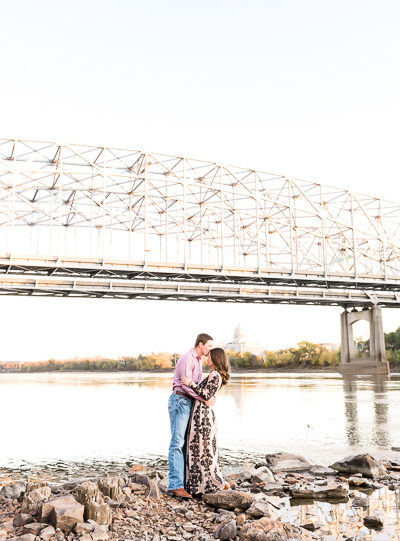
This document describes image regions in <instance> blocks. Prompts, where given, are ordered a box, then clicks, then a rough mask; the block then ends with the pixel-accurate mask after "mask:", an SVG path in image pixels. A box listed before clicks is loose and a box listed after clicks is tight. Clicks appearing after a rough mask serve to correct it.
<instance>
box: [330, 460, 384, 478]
mask: <svg viewBox="0 0 400 541" xmlns="http://www.w3.org/2000/svg"><path fill="white" fill-rule="evenodd" d="M330 467H331V468H333V469H334V470H337V471H339V472H343V473H361V474H362V475H364V476H365V477H372V478H374V477H379V476H381V475H387V471H386V468H385V466H384V465H383V464H382V462H380V461H379V460H376V459H375V458H373V457H372V456H371V455H369V454H362V455H353V456H349V457H347V458H345V459H343V460H340V461H338V462H335V463H334V464H332V465H331V466H330Z"/></svg>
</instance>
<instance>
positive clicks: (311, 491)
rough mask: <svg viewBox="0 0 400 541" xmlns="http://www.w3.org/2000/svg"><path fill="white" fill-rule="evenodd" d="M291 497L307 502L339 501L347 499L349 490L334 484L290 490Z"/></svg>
mask: <svg viewBox="0 0 400 541" xmlns="http://www.w3.org/2000/svg"><path fill="white" fill-rule="evenodd" d="M290 496H291V497H292V498H295V499H305V500H338V499H340V500H341V499H343V498H347V496H348V490H347V488H346V487H345V486H343V485H338V484H332V485H328V486H327V487H315V486H310V485H307V486H304V487H295V488H291V489H290Z"/></svg>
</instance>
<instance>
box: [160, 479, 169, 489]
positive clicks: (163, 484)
mask: <svg viewBox="0 0 400 541" xmlns="http://www.w3.org/2000/svg"><path fill="white" fill-rule="evenodd" d="M168 485H169V479H168V477H164V479H161V481H158V486H159V488H160V490H161V492H164V493H165V492H168Z"/></svg>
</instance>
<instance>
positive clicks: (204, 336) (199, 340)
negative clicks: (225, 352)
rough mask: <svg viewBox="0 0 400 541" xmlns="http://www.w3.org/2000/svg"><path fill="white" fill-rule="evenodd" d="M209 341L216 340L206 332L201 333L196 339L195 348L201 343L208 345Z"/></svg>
mask: <svg viewBox="0 0 400 541" xmlns="http://www.w3.org/2000/svg"><path fill="white" fill-rule="evenodd" d="M209 340H214V339H213V337H212V336H210V335H209V334H206V333H205V332H202V333H200V334H199V335H198V336H197V338H196V343H195V345H194V347H195V348H197V346H198V345H199V344H200V343H201V344H206V343H207V342H208V341H209Z"/></svg>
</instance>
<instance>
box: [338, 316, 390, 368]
mask: <svg viewBox="0 0 400 541" xmlns="http://www.w3.org/2000/svg"><path fill="white" fill-rule="evenodd" d="M360 320H365V321H368V322H369V329H370V356H369V357H367V358H365V357H364V358H362V357H356V352H355V349H354V338H353V327H352V326H353V324H354V323H355V322H356V321H360ZM340 328H341V339H342V349H341V362H340V365H339V370H340V372H342V373H344V374H389V372H390V371H389V363H388V362H387V361H386V350H385V337H384V334H383V325H382V311H381V309H380V308H379V307H374V308H367V309H364V310H360V311H353V312H348V311H347V310H345V311H344V312H343V313H342V314H341V315H340Z"/></svg>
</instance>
